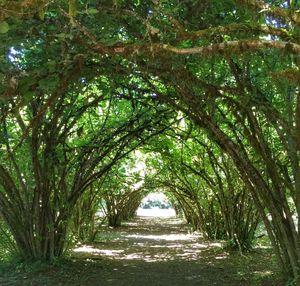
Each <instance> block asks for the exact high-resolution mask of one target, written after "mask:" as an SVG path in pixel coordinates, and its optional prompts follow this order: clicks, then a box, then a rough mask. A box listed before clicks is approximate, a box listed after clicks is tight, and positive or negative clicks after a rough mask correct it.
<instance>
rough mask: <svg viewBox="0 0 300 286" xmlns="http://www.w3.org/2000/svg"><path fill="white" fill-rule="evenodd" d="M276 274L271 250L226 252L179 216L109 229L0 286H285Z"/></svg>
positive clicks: (10, 276)
mask: <svg viewBox="0 0 300 286" xmlns="http://www.w3.org/2000/svg"><path fill="white" fill-rule="evenodd" d="M277 271H278V270H276V264H275V262H274V257H273V255H272V253H271V250H270V249H267V248H257V249H255V251H254V252H251V253H249V254H247V255H240V254H238V253H228V252H226V251H225V250H224V249H223V248H222V247H221V244H220V243H219V242H209V241H205V240H203V239H201V237H199V235H195V234H190V233H189V228H188V226H187V225H185V224H184V223H183V222H182V221H181V220H179V219H177V218H174V217H161V218H158V217H141V216H140V217H137V218H136V219H134V220H132V221H131V222H128V223H124V225H123V226H122V227H120V228H118V229H110V228H105V229H104V230H103V231H101V235H100V236H99V239H98V242H96V243H94V244H93V245H80V246H78V247H77V248H75V249H74V251H73V252H72V253H71V255H70V258H69V259H68V260H66V261H65V262H63V263H62V262H58V263H57V264H53V265H49V266H41V267H37V266H36V265H35V266H34V267H32V268H29V269H28V268H27V269H24V267H23V268H22V267H19V268H17V269H14V270H13V271H7V272H6V273H5V274H2V275H1V277H0V285H1V286H10V285H20V286H21V285H22V286H25V285H37V286H42V285H45V286H48V285H49V286H50V285H72V286H79V285H80V286H81V285H82V286H89V285H91V286H94V285H95V286H97V285H99V286H108V285H116V286H130V285H134V286H139V285H141V286H150V285H151V286H158V285H161V286H177V285H178V286H179V285H184V286H189V285H197V286H201V285H203V286H204V285H205V286H210V285H220V286H224V285H228V286H229V285H230V286H243V285H270V286H271V285H272V286H276V285H284V283H283V282H280V279H279V278H278V277H279V275H278V273H277Z"/></svg>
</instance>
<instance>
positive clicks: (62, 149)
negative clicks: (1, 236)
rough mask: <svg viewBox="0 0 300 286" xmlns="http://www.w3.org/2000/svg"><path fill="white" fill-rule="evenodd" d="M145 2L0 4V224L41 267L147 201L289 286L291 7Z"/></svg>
mask: <svg viewBox="0 0 300 286" xmlns="http://www.w3.org/2000/svg"><path fill="white" fill-rule="evenodd" d="M158 2H159V1H78V3H77V4H78V5H76V1H51V2H49V3H48V1H6V0H4V1H1V2H0V8H1V9H0V11H1V12H0V40H1V41H0V42H1V45H0V51H1V54H0V111H1V113H0V213H1V220H2V221H3V222H4V224H5V225H6V226H7V228H8V230H9V232H10V235H11V236H12V241H13V243H15V245H16V249H17V250H18V252H19V255H21V256H22V257H23V258H24V259H32V260H52V259H54V258H55V257H61V256H63V255H64V253H65V251H66V250H67V246H68V245H69V244H68V241H69V239H70V237H71V236H72V235H73V236H75V237H76V239H93V237H95V235H96V234H95V232H97V224H98V223H101V221H97V220H96V219H95V218H96V216H97V212H98V211H99V209H101V208H102V212H106V216H105V217H106V218H107V219H108V222H109V224H111V225H114V226H118V225H120V224H121V222H122V220H123V219H129V218H130V217H132V215H134V213H135V211H136V208H137V207H138V205H139V204H140V202H141V200H142V198H143V197H144V196H145V195H146V193H147V192H148V191H151V190H153V189H155V188H156V189H162V190H163V191H164V192H165V193H166V194H168V196H169V197H170V200H173V201H174V206H176V210H177V212H178V213H182V214H183V215H184V216H185V218H186V220H187V221H188V222H189V223H190V224H191V225H192V227H193V228H194V229H195V230H200V231H201V232H202V233H203V235H204V236H205V237H207V238H224V239H226V240H228V241H231V242H232V245H233V246H235V247H237V248H238V249H240V250H243V249H248V248H251V245H252V242H253V240H254V238H255V236H256V235H257V234H256V232H255V230H256V228H257V226H258V225H262V224H263V226H264V231H265V234H266V235H267V236H268V238H269V240H270V242H271V244H272V247H273V251H274V253H275V255H276V258H277V261H278V264H279V265H280V268H281V269H282V272H283V275H284V276H285V277H286V279H288V278H290V279H291V280H293V281H297V280H298V281H299V277H300V275H299V269H300V233H299V230H300V227H299V225H300V221H299V220H298V217H299V214H300V165H299V162H300V157H299V156H300V131H299V129H300V120H299V118H300V96H299V94H300V93H299V71H298V70H299V51H300V45H299V35H298V30H299V16H298V10H299V7H298V5H299V4H297V1H252V0H249V1H243V0H240V1H233V0H226V1H217V0H215V1H162V2H161V3H158ZM137 150H138V152H140V155H138V153H137ZM136 157H139V158H136ZM139 160H140V161H143V162H142V163H143V164H144V165H145V168H146V172H145V173H143V172H141V170H139V168H138V167H136V162H137V161H139ZM138 183H139V184H138Z"/></svg>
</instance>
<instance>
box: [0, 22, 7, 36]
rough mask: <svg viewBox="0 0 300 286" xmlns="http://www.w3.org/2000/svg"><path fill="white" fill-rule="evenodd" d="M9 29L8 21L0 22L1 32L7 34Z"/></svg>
mask: <svg viewBox="0 0 300 286" xmlns="http://www.w3.org/2000/svg"><path fill="white" fill-rule="evenodd" d="M8 30H9V25H8V23H7V22H6V21H2V22H0V34H6V33H7V32H8Z"/></svg>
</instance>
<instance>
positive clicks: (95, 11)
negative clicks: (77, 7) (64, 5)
mask: <svg viewBox="0 0 300 286" xmlns="http://www.w3.org/2000/svg"><path fill="white" fill-rule="evenodd" d="M87 13H88V14H90V15H95V14H97V13H99V11H98V10H97V9H96V8H89V9H88V10H87Z"/></svg>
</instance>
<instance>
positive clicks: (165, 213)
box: [136, 208, 176, 217]
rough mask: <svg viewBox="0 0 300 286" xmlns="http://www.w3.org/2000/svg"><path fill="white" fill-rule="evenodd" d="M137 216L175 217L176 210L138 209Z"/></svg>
mask: <svg viewBox="0 0 300 286" xmlns="http://www.w3.org/2000/svg"><path fill="white" fill-rule="evenodd" d="M136 214H137V215H138V216H141V217H175V216H176V213H175V210H174V209H171V208H170V209H160V208H152V209H142V208H138V210H137V212H136Z"/></svg>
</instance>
